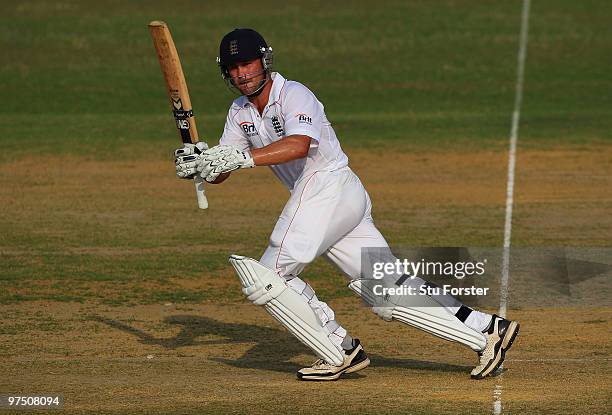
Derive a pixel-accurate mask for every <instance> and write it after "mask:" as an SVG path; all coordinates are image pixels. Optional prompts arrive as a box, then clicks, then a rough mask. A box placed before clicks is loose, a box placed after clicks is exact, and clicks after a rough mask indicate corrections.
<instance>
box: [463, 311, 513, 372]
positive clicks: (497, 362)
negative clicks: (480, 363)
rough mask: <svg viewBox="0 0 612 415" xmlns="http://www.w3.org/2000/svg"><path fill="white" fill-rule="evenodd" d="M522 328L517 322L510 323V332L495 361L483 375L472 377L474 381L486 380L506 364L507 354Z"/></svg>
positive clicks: (503, 341)
mask: <svg viewBox="0 0 612 415" xmlns="http://www.w3.org/2000/svg"><path fill="white" fill-rule="evenodd" d="M520 328H521V325H520V324H519V323H517V322H516V321H513V322H511V323H510V326H509V327H508V332H507V333H506V335H505V336H504V339H503V340H502V344H501V348H500V350H499V352H498V353H497V355H496V356H495V359H493V361H492V363H490V364H489V367H487V368H485V369H484V370H483V371H482V372H481V373H479V374H478V375H472V376H471V377H472V379H477V380H480V379H484V378H485V377H487V376H489V375H490V374H491V373H493V372H495V371H496V370H497V369H498V368H499V367H500V366H501V365H502V363H504V360H505V359H506V352H507V351H508V350H510V347H512V343H513V342H514V339H516V336H517V335H518V333H519V329H520Z"/></svg>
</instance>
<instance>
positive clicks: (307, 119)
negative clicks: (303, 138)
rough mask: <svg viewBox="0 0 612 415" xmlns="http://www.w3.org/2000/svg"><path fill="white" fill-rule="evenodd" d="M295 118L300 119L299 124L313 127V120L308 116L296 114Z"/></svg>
mask: <svg viewBox="0 0 612 415" xmlns="http://www.w3.org/2000/svg"><path fill="white" fill-rule="evenodd" d="M295 116H296V117H298V123H300V124H308V125H312V118H311V117H309V116H308V115H307V114H296V115H295Z"/></svg>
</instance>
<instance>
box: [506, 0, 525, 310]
mask: <svg viewBox="0 0 612 415" xmlns="http://www.w3.org/2000/svg"><path fill="white" fill-rule="evenodd" d="M529 6H530V0H523V14H522V17H521V37H520V43H519V52H518V67H517V71H516V96H515V100H514V111H513V112H512V130H511V131H510V151H509V155H508V185H507V187H506V221H505V225H504V253H503V262H502V277H501V284H500V299H499V315H500V316H501V317H506V312H507V307H508V280H509V272H510V271H509V266H510V239H511V235H512V207H513V204H514V170H515V165H516V142H517V141H518V129H519V121H520V118H521V104H522V103H523V78H524V74H525V57H526V55H527V33H528V29H529Z"/></svg>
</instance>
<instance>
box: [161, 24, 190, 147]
mask: <svg viewBox="0 0 612 415" xmlns="http://www.w3.org/2000/svg"><path fill="white" fill-rule="evenodd" d="M149 31H150V32H151V37H152V38H153V44H154V45H155V51H156V52H157V57H158V58H159V64H160V67H161V70H162V73H163V74H164V79H165V80H166V87H167V90H168V97H169V98H170V105H171V108H172V112H173V114H174V118H175V120H176V126H177V129H178V131H179V135H180V138H181V141H182V142H184V143H197V142H198V130H197V127H196V123H195V118H194V117H193V110H192V107H191V99H190V98H189V91H188V90H187V82H186V81H185V75H184V74H183V68H182V67H181V61H180V59H179V55H178V51H177V50H176V46H175V45H174V40H173V39H172V35H171V34H170V29H169V28H168V25H167V24H166V23H165V22H162V21H159V20H155V21H152V22H151V23H149Z"/></svg>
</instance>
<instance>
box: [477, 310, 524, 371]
mask: <svg viewBox="0 0 612 415" xmlns="http://www.w3.org/2000/svg"><path fill="white" fill-rule="evenodd" d="M519 327H520V326H519V323H517V322H516V321H510V320H506V319H505V318H501V317H499V316H498V315H496V314H493V318H491V323H489V327H487V328H486V329H484V330H483V333H484V335H485V337H486V338H487V345H486V346H485V349H484V350H483V351H481V352H478V356H479V358H480V362H479V364H478V366H476V367H475V368H474V370H472V379H482V378H484V377H486V376H488V375H490V374H491V373H493V372H495V370H497V368H498V367H500V366H501V364H502V363H503V361H504V359H505V358H506V352H507V351H508V350H509V349H510V347H511V346H512V342H513V341H514V339H515V338H516V335H517V334H518V332H519Z"/></svg>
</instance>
